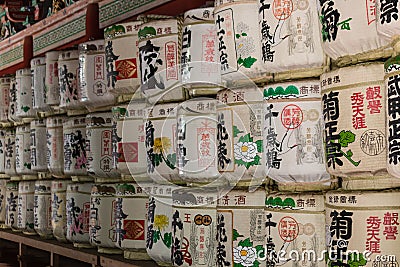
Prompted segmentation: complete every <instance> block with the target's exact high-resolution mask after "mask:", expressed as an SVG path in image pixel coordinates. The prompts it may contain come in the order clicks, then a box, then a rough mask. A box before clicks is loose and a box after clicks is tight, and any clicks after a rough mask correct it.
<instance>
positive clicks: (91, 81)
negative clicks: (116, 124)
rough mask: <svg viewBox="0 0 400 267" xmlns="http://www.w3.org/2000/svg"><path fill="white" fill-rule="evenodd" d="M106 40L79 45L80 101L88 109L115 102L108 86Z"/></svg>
mask: <svg viewBox="0 0 400 267" xmlns="http://www.w3.org/2000/svg"><path fill="white" fill-rule="evenodd" d="M104 50H105V49H104V40H96V41H90V42H86V43H83V44H80V45H79V102H80V103H82V104H83V105H84V106H85V107H86V108H87V109H88V110H96V109H97V108H104V107H107V106H111V105H113V104H114V103H115V96H114V95H113V94H111V92H110V91H109V90H108V88H107V77H108V76H107V72H106V70H107V62H106V56H105V52H104Z"/></svg>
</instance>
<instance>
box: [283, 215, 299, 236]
mask: <svg viewBox="0 0 400 267" xmlns="http://www.w3.org/2000/svg"><path fill="white" fill-rule="evenodd" d="M278 231H279V236H280V237H281V239H282V240H283V241H285V242H292V241H293V240H295V239H296V238H297V236H298V235H299V224H298V223H297V222H296V220H295V219H293V218H292V217H290V216H285V217H283V218H282V219H281V220H280V221H279V225H278Z"/></svg>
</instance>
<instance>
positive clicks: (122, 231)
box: [115, 183, 151, 260]
mask: <svg viewBox="0 0 400 267" xmlns="http://www.w3.org/2000/svg"><path fill="white" fill-rule="evenodd" d="M143 186H146V187H144V188H143V187H141V186H139V185H138V184H135V183H123V184H117V186H116V187H117V191H116V198H115V234H116V242H115V245H116V246H117V247H119V248H121V249H122V250H123V251H124V258H128V259H136V260H140V259H149V256H148V255H147V253H146V236H147V218H146V216H147V205H148V202H149V196H148V195H147V194H146V193H145V190H146V192H149V191H150V190H151V185H150V184H149V185H143Z"/></svg>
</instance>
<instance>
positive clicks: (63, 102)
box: [58, 50, 84, 109]
mask: <svg viewBox="0 0 400 267" xmlns="http://www.w3.org/2000/svg"><path fill="white" fill-rule="evenodd" d="M78 58H79V53H78V50H68V51H63V52H61V53H60V54H59V57H58V84H59V90H60V105H59V107H60V108H62V109H83V108H84V106H83V105H82V104H81V103H80V102H79V88H78V83H79V59H78Z"/></svg>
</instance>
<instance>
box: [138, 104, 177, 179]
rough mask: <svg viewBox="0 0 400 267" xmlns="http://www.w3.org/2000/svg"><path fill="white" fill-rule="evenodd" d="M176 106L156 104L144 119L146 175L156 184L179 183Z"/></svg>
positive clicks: (148, 110)
mask: <svg viewBox="0 0 400 267" xmlns="http://www.w3.org/2000/svg"><path fill="white" fill-rule="evenodd" d="M177 107H178V104H176V103H167V104H158V105H155V106H152V107H151V108H148V109H146V114H145V118H144V123H145V136H146V143H145V144H146V152H147V174H148V176H149V177H150V178H151V179H152V180H153V181H155V182H157V183H167V182H180V181H182V179H181V178H180V177H179V176H178V169H177V164H176V158H177V155H176V153H177V147H176V145H175V144H176V141H177V140H176V138H177V136H176V112H177Z"/></svg>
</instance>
